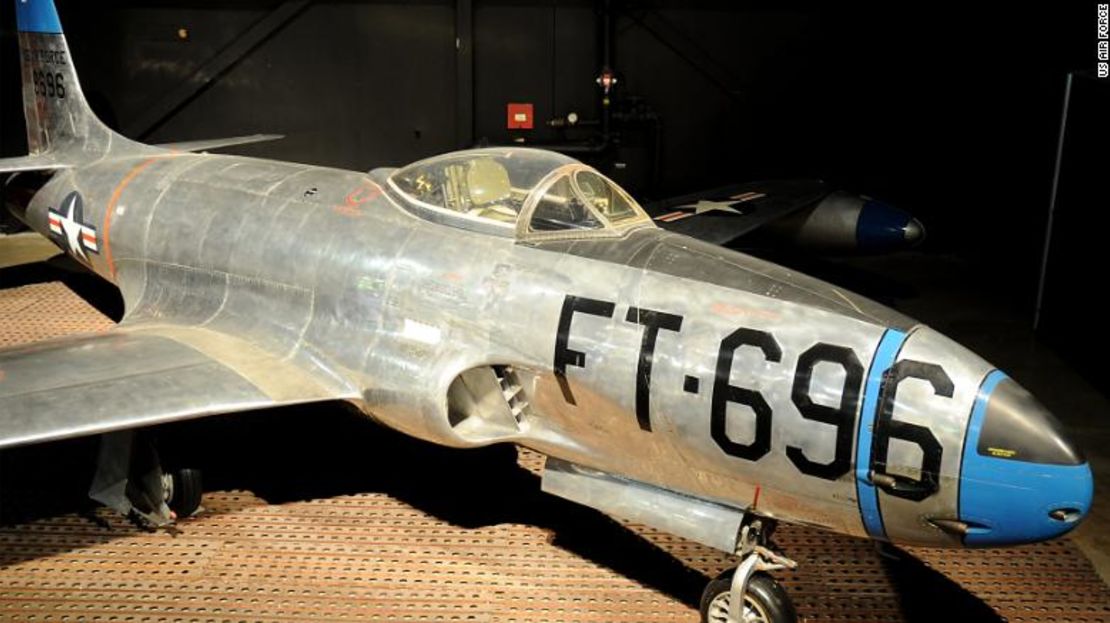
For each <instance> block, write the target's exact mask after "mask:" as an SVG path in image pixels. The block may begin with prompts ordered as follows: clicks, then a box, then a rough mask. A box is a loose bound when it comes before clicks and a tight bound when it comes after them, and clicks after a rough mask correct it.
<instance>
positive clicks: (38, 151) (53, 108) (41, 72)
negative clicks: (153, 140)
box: [0, 0, 149, 171]
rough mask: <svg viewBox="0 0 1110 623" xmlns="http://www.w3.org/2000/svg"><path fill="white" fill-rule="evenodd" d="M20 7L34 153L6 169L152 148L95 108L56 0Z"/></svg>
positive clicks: (22, 1) (24, 2) (21, 2)
mask: <svg viewBox="0 0 1110 623" xmlns="http://www.w3.org/2000/svg"><path fill="white" fill-rule="evenodd" d="M15 8H16V26H17V30H18V37H19V54H20V61H21V63H20V64H21V69H22V75H23V115H24V117H25V118H26V120H27V147H28V150H29V151H30V156H29V157H27V158H12V159H8V161H7V162H4V161H0V171H3V170H16V168H17V167H21V168H23V169H27V168H40V169H51V168H55V169H56V168H64V167H69V166H75V165H79V164H84V163H86V162H90V161H92V160H96V159H98V158H101V157H103V156H105V155H107V154H108V153H109V152H136V151H144V150H146V149H149V148H148V147H146V146H145V145H143V144H141V143H136V142H134V141H131V140H130V139H127V138H125V137H123V136H121V135H119V134H116V133H115V132H113V131H112V130H111V129H110V128H108V126H106V125H104V123H103V122H101V121H100V119H97V118H96V115H95V114H94V113H93V111H92V109H91V108H89V104H88V102H86V101H85V96H84V94H83V93H82V92H81V85H80V83H79V82H78V81H77V72H76V70H75V69H74V67H73V60H72V59H71V58H70V54H69V46H68V45H66V39H65V35H63V34H62V24H61V21H60V20H59V19H58V11H57V9H55V7H54V2H53V0H15Z"/></svg>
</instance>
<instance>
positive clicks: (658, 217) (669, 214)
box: [655, 210, 685, 221]
mask: <svg viewBox="0 0 1110 623" xmlns="http://www.w3.org/2000/svg"><path fill="white" fill-rule="evenodd" d="M679 214H685V212H683V211H682V210H678V211H677V212H668V213H666V214H664V215H663V216H657V217H655V220H657V221H664V220H666V219H668V218H670V217H672V216H677V215H679Z"/></svg>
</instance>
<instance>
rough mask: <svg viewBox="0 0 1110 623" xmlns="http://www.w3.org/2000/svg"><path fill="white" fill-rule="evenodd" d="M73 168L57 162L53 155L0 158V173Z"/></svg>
mask: <svg viewBox="0 0 1110 623" xmlns="http://www.w3.org/2000/svg"><path fill="white" fill-rule="evenodd" d="M71 166H73V165H72V164H66V163H64V162H59V161H58V159H57V156H56V155H55V154H41V155H38V156H20V157H18V158H0V173H16V172H18V171H54V170H57V169H67V168H69V167H71Z"/></svg>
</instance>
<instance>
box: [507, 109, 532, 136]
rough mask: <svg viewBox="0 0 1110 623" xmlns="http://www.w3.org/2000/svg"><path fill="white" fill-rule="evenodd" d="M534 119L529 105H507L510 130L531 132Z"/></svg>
mask: <svg viewBox="0 0 1110 623" xmlns="http://www.w3.org/2000/svg"><path fill="white" fill-rule="evenodd" d="M534 118H535V117H534V115H533V114H532V105H531V104H513V103H510V104H509V129H510V130H531V129H532V121H533V119H534Z"/></svg>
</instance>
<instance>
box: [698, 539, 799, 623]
mask: <svg viewBox="0 0 1110 623" xmlns="http://www.w3.org/2000/svg"><path fill="white" fill-rule="evenodd" d="M765 521H766V520H761V519H755V520H754V521H752V522H751V523H749V524H747V525H745V526H744V527H743V528H742V529H741V532H740V541H739V544H738V545H737V548H736V550H737V551H736V554H737V555H738V556H739V557H740V564H739V565H737V566H736V567H735V568H733V569H729V570H727V571H725V572H724V573H722V574H721V575H719V576H717V577H716V578H715V579H714V580H713V581H712V582H710V583H709V584H708V585H707V586H706V587H705V591H703V592H702V595H701V620H702V623H796V622H797V620H798V615H797V613H795V611H794V604H793V602H791V601H790V596H789V595H787V593H786V589H784V588H783V587H782V585H781V584H779V583H778V582H776V581H775V579H774V578H772V577H771V576H770V575H769V574H768V573H767V572H768V571H775V570H779V569H794V568H795V567H797V566H798V565H797V563H796V562H794V561H793V560H790V559H789V558H786V557H785V556H782V555H781V554H777V553H775V552H774V551H772V550H771V549H770V548H769V547H768V545H769V543H770V541H769V539H768V537H769V535H770V533H771V531H772V530H773V527H774V524H771V523H769V522H768V523H764V522H765ZM765 526H766V527H765Z"/></svg>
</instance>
